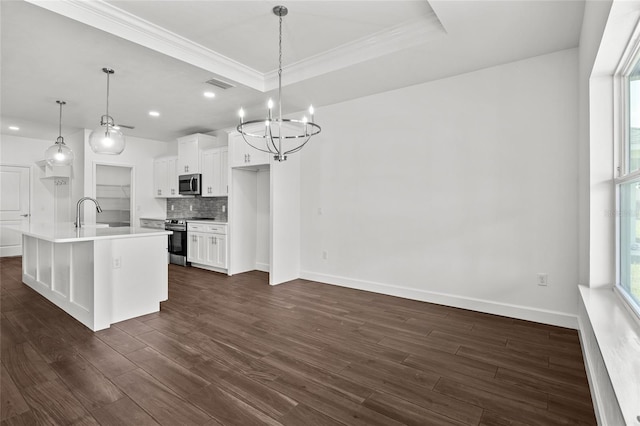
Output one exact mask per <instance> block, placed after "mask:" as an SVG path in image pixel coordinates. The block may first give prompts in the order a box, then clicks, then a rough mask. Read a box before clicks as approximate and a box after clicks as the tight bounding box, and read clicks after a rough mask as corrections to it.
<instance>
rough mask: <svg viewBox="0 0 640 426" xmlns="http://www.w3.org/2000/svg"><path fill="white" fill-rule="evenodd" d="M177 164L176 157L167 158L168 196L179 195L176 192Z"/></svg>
mask: <svg viewBox="0 0 640 426" xmlns="http://www.w3.org/2000/svg"><path fill="white" fill-rule="evenodd" d="M177 164H178V158H177V157H171V158H169V159H167V194H168V196H169V197H180V196H181V195H180V194H179V192H178V173H177Z"/></svg>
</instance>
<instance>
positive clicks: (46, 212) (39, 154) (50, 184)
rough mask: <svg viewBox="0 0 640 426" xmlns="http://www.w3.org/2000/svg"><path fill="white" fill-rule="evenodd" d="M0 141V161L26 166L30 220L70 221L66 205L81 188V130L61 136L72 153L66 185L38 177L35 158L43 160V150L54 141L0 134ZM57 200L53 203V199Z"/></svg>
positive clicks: (68, 204) (69, 212)
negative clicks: (29, 188) (28, 173)
mask: <svg viewBox="0 0 640 426" xmlns="http://www.w3.org/2000/svg"><path fill="white" fill-rule="evenodd" d="M1 137H2V143H0V163H1V164H6V165H20V166H27V167H29V168H30V181H31V182H30V185H31V190H30V191H31V193H30V198H31V201H30V204H31V206H30V207H31V222H32V223H35V222H46V223H53V222H54V221H57V222H68V221H72V218H71V213H72V209H71V206H70V203H71V200H72V199H77V198H76V197H77V196H78V194H81V193H82V188H83V173H82V171H83V166H82V164H83V161H84V149H83V144H82V142H83V141H82V132H79V133H76V134H72V135H69V136H66V137H65V143H66V144H67V145H68V146H69V148H71V150H72V151H73V153H74V156H75V157H74V162H73V166H72V176H71V179H64V181H66V184H64V185H56V180H58V181H60V179H40V176H41V170H40V168H39V167H38V166H36V164H35V163H36V161H40V160H43V159H44V152H45V151H46V149H47V148H49V147H50V146H51V145H53V143H54V142H55V137H52V138H51V140H44V139H33V138H24V137H20V136H16V135H9V134H3V135H2V136H1ZM0 196H2V194H0ZM56 199H57V200H58V202H54V200H56Z"/></svg>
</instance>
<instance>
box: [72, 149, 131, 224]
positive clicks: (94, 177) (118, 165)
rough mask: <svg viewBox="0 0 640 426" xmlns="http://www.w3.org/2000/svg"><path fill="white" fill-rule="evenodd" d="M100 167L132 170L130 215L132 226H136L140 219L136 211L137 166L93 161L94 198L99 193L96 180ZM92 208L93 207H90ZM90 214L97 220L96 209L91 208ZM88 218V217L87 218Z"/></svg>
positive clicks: (92, 188) (92, 181)
mask: <svg viewBox="0 0 640 426" xmlns="http://www.w3.org/2000/svg"><path fill="white" fill-rule="evenodd" d="M98 166H110V167H128V168H130V169H131V175H130V178H131V197H130V199H129V211H130V212H131V213H129V215H130V218H129V219H130V222H131V223H130V226H134V224H135V223H137V222H136V221H137V220H138V218H137V217H136V210H135V205H136V189H135V188H136V185H135V182H136V166H135V164H131V163H114V162H105V161H93V163H92V165H91V196H92V197H93V198H96V196H97V193H96V178H97V171H98ZM89 207H91V206H89ZM90 212H91V213H90V214H92V215H93V218H94V220H95V209H93V208H91V209H90ZM84 214H85V215H86V214H87V210H85V211H84ZM85 217H86V216H85Z"/></svg>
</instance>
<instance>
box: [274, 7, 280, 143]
mask: <svg viewBox="0 0 640 426" xmlns="http://www.w3.org/2000/svg"><path fill="white" fill-rule="evenodd" d="M278 17H279V18H280V20H279V24H280V25H279V33H278V148H279V149H278V152H282V13H279V14H278ZM272 139H273V138H272Z"/></svg>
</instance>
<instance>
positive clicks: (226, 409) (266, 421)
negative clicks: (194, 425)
mask: <svg viewBox="0 0 640 426" xmlns="http://www.w3.org/2000/svg"><path fill="white" fill-rule="evenodd" d="M189 400H190V401H192V402H193V403H194V404H195V405H197V406H198V407H200V408H201V409H202V410H203V411H205V412H207V413H209V415H211V416H212V417H214V418H216V419H217V420H218V421H220V422H221V423H223V424H230V425H243V426H252V425H255V426H259V425H272V426H278V425H280V423H279V422H277V421H276V420H275V419H273V418H271V417H269V416H267V415H266V414H264V413H263V412H261V411H260V410H257V409H256V408H254V407H252V406H251V405H249V404H247V403H245V402H244V401H242V400H240V399H239V398H236V397H235V396H233V395H232V394H230V393H229V392H226V391H225V390H222V389H220V388H219V387H217V386H215V385H209V386H207V387H205V388H204V389H202V390H201V391H199V392H198V393H196V394H193V395H191V397H190V398H189Z"/></svg>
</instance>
